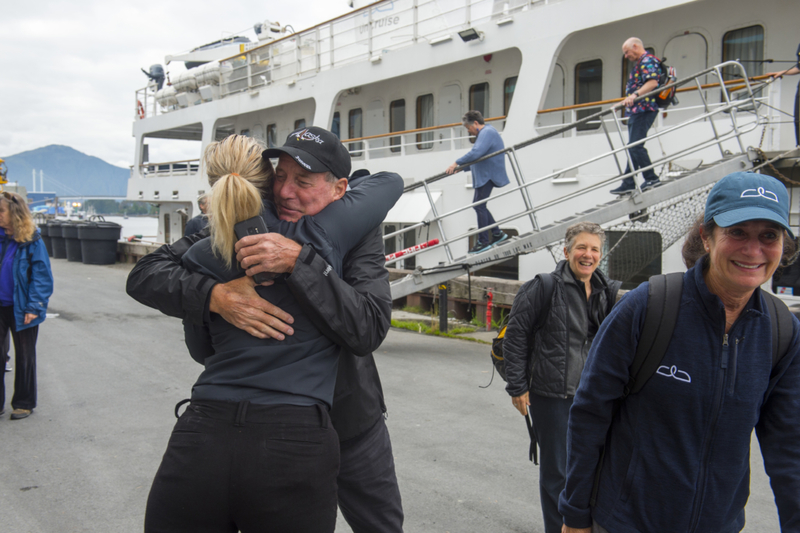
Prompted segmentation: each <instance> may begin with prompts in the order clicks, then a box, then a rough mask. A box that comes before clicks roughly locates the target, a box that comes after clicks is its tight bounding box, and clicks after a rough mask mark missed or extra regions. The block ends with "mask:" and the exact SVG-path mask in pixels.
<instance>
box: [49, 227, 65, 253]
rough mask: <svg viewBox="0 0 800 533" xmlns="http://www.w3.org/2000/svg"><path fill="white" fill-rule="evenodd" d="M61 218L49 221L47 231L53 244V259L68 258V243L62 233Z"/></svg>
mask: <svg viewBox="0 0 800 533" xmlns="http://www.w3.org/2000/svg"><path fill="white" fill-rule="evenodd" d="M62 225H63V222H62V221H61V220H51V221H50V222H48V223H47V233H48V234H49V235H50V242H51V243H52V245H53V259H66V258H67V243H66V242H65V241H64V237H63V236H62V234H61V226H62Z"/></svg>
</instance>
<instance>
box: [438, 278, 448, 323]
mask: <svg viewBox="0 0 800 533" xmlns="http://www.w3.org/2000/svg"><path fill="white" fill-rule="evenodd" d="M439 331H440V332H441V333H447V284H446V283H444V284H442V285H439Z"/></svg>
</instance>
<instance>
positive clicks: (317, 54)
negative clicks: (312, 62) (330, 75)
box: [314, 26, 322, 72]
mask: <svg viewBox="0 0 800 533" xmlns="http://www.w3.org/2000/svg"><path fill="white" fill-rule="evenodd" d="M319 39H320V37H319V26H317V30H316V32H314V50H315V53H314V58H315V59H316V61H317V69H316V70H317V72H319V71H320V70H322V58H321V57H320V54H321V47H320V42H319Z"/></svg>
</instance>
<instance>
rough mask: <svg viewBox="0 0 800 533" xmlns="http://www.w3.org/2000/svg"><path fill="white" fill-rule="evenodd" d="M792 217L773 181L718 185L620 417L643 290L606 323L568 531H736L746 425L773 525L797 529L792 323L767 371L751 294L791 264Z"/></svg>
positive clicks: (746, 488) (749, 177) (767, 327)
mask: <svg viewBox="0 0 800 533" xmlns="http://www.w3.org/2000/svg"><path fill="white" fill-rule="evenodd" d="M788 214H789V197H788V194H787V192H786V188H785V187H784V186H783V184H781V183H780V182H779V181H777V180H776V179H774V178H771V177H769V176H763V175H760V174H753V173H748V172H737V173H734V174H731V175H728V176H726V177H725V178H723V179H722V180H720V181H719V182H718V183H717V184H716V185H715V186H714V188H713V189H712V190H711V192H710V193H709V196H708V199H707V201H706V209H705V214H704V218H703V219H702V220H701V221H699V222H698V224H697V225H696V227H695V229H694V230H693V232H692V233H690V235H689V236H688V237H687V244H686V245H684V261H685V262H686V263H687V266H689V267H690V268H689V270H688V272H686V274H685V275H684V281H683V292H682V296H681V304H680V312H679V314H678V318H677V323H676V325H675V330H674V333H673V335H672V338H671V340H670V341H669V345H668V348H667V351H666V353H665V355H664V357H663V359H662V360H661V366H660V367H659V368H658V370H657V371H656V373H655V374H653V376H652V377H651V378H650V379H649V381H647V383H646V385H645V386H644V388H642V389H641V391H640V392H638V393H636V394H631V395H630V396H628V398H627V399H626V400H625V401H624V402H622V404H621V405H620V406H619V410H618V411H617V410H615V409H614V405H615V403H616V402H617V400H618V398H620V397H621V396H622V392H623V389H624V388H625V386H626V385H627V384H628V380H629V367H630V365H631V363H632V361H633V358H634V354H635V353H636V348H637V345H638V342H639V339H640V338H641V336H642V325H643V323H644V315H645V310H646V306H647V297H648V284H647V283H644V284H642V285H641V286H640V287H638V288H637V289H635V290H633V291H631V292H630V293H628V294H627V295H625V297H624V298H623V299H622V300H621V301H620V302H619V303H618V304H617V306H616V307H615V308H614V310H613V311H612V312H611V315H610V316H609V317H608V318H607V319H606V320H605V322H603V324H602V326H601V327H600V330H599V331H598V333H597V337H596V338H595V341H594V344H593V345H592V348H591V351H590V352H589V357H588V359H587V362H586V367H585V368H584V371H583V375H582V377H581V383H580V386H579V388H578V391H577V394H576V395H575V400H574V403H573V406H572V410H571V411H570V420H569V429H568V437H567V441H568V450H569V457H568V462H567V483H566V488H565V489H564V491H563V492H562V493H561V498H560V501H559V511H560V512H561V514H562V516H563V517H564V528H563V531H565V532H568V533H574V532H580V533H588V532H590V531H593V532H599V533H603V532H605V531H612V532H615V533H617V532H620V533H645V532H653V531H658V532H659V533H669V532H703V533H732V532H736V531H740V530H741V529H742V528H743V527H744V523H745V516H744V507H745V504H746V503H747V499H748V496H749V492H750V439H751V434H752V432H753V428H755V430H756V434H757V436H758V440H759V444H760V448H761V453H762V456H763V458H764V467H765V469H766V472H767V474H768V475H769V477H770V482H771V485H772V490H773V493H774V496H775V502H776V504H777V507H778V514H779V516H780V522H781V530H782V531H783V532H789V531H791V532H800V322H798V320H797V319H796V318H793V320H792V323H793V327H792V335H791V339H792V340H791V343H790V345H789V349H788V351H787V353H786V354H785V355H784V356H783V357H782V358H781V359H780V361H779V362H778V363H777V365H775V366H774V367H773V361H772V322H771V320H770V315H769V310H768V308H767V302H766V301H765V297H764V296H763V295H762V294H761V288H760V287H761V285H762V284H763V283H765V282H767V281H769V280H770V279H771V277H772V275H773V273H774V272H775V270H776V269H777V268H778V265H779V264H780V263H781V262H782V261H791V258H792V256H793V252H794V249H795V248H796V246H795V244H794V242H792V241H791V240H790V239H789V237H792V234H791V229H790V227H789V222H788ZM785 245H787V246H786V247H785ZM695 251H696V252H697V253H696V252H695ZM698 256H699V257H698ZM604 445H605V458H604V459H603V468H602V471H601V474H600V478H599V483H598V487H597V499H596V501H595V504H594V506H593V507H592V506H590V499H591V494H592V488H593V483H594V477H595V476H594V474H595V469H596V466H597V464H598V461H599V460H600V450H601V449H602V448H603V446H604Z"/></svg>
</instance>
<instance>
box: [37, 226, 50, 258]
mask: <svg viewBox="0 0 800 533" xmlns="http://www.w3.org/2000/svg"><path fill="white" fill-rule="evenodd" d="M39 234H40V235H41V236H42V242H43V243H44V247H45V248H47V255H49V256H50V257H53V241H52V239H50V231H49V227H48V225H47V224H39Z"/></svg>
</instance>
